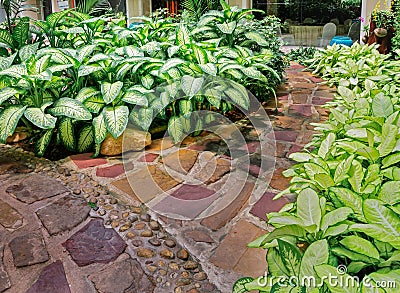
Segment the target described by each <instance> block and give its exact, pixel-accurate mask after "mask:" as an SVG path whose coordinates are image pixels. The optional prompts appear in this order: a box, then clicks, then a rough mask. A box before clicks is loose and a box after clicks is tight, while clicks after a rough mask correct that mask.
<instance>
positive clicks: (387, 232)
mask: <svg viewBox="0 0 400 293" xmlns="http://www.w3.org/2000/svg"><path fill="white" fill-rule="evenodd" d="M349 229H350V231H355V232H362V233H365V234H367V235H368V236H370V237H373V238H375V239H377V240H379V241H382V242H388V243H390V244H391V245H392V246H394V247H396V248H397V249H400V240H399V237H398V236H396V234H393V233H392V232H391V231H392V229H387V228H386V227H384V226H382V225H376V224H353V225H351V226H350V228H349Z"/></svg>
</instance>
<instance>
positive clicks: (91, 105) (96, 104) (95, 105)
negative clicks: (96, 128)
mask: <svg viewBox="0 0 400 293" xmlns="http://www.w3.org/2000/svg"><path fill="white" fill-rule="evenodd" d="M83 105H84V106H85V107H86V108H87V109H88V110H89V111H90V112H91V113H95V114H97V113H99V112H100V111H101V110H102V109H103V107H104V106H105V105H106V103H104V100H103V97H102V96H101V95H98V96H91V97H89V98H87V99H86V100H85V101H84V102H83Z"/></svg>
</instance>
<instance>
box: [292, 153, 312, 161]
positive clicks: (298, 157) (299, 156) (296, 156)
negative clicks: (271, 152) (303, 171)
mask: <svg viewBox="0 0 400 293" xmlns="http://www.w3.org/2000/svg"><path fill="white" fill-rule="evenodd" d="M289 158H290V159H292V160H293V161H296V162H299V163H304V162H309V161H310V160H312V159H313V158H314V157H313V155H311V154H308V153H292V154H290V155H289Z"/></svg>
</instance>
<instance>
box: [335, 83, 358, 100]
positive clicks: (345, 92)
mask: <svg viewBox="0 0 400 293" xmlns="http://www.w3.org/2000/svg"><path fill="white" fill-rule="evenodd" d="M337 92H338V94H339V95H341V96H342V97H343V99H344V100H345V101H346V102H347V103H353V102H354V98H355V94H354V92H353V91H352V90H351V89H349V88H347V87H344V86H338V88H337Z"/></svg>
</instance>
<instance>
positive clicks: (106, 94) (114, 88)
mask: <svg viewBox="0 0 400 293" xmlns="http://www.w3.org/2000/svg"><path fill="white" fill-rule="evenodd" d="M123 86H124V83H123V82H122V81H116V82H114V83H110V82H107V81H105V82H102V83H101V93H102V95H103V100H104V102H105V103H106V104H110V103H112V102H113V101H114V100H115V99H116V98H117V97H118V95H119V94H120V92H121V89H122V87H123Z"/></svg>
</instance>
